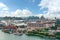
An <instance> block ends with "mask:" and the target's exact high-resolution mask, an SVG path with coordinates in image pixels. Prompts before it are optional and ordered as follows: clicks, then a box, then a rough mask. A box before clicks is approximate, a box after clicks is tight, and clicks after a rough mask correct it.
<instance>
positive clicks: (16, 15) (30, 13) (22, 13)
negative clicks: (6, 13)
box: [10, 9, 32, 17]
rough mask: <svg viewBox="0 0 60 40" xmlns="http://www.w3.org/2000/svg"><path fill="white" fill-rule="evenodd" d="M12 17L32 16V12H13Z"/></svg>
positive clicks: (18, 10)
mask: <svg viewBox="0 0 60 40" xmlns="http://www.w3.org/2000/svg"><path fill="white" fill-rule="evenodd" d="M10 16H15V17H27V16H32V12H31V11H30V10H28V9H23V10H20V9H17V10H16V11H15V12H11V15H10Z"/></svg>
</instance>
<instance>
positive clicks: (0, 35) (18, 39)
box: [0, 30, 58, 40]
mask: <svg viewBox="0 0 60 40" xmlns="http://www.w3.org/2000/svg"><path fill="white" fill-rule="evenodd" d="M0 40H58V39H48V38H41V37H37V36H27V35H25V34H23V35H22V36H17V35H13V34H7V33H4V32H2V31H1V30H0Z"/></svg>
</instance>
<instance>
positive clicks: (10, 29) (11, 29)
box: [2, 25, 17, 32]
mask: <svg viewBox="0 0 60 40" xmlns="http://www.w3.org/2000/svg"><path fill="white" fill-rule="evenodd" d="M16 30H17V27H16V26H14V25H7V26H4V27H3V29H2V31H4V32H16Z"/></svg>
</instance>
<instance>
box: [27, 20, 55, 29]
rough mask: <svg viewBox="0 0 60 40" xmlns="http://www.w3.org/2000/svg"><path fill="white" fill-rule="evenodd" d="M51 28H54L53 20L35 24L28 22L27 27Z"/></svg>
mask: <svg viewBox="0 0 60 40" xmlns="http://www.w3.org/2000/svg"><path fill="white" fill-rule="evenodd" d="M52 26H55V21H54V20H40V21H36V22H28V23H27V27H28V28H29V27H30V28H31V27H32V28H39V29H41V28H50V27H52Z"/></svg>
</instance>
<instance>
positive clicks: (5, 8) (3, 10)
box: [0, 3, 32, 17]
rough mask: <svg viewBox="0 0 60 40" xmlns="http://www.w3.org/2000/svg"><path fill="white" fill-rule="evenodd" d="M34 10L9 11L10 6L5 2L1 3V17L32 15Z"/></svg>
mask: <svg viewBox="0 0 60 40" xmlns="http://www.w3.org/2000/svg"><path fill="white" fill-rule="evenodd" d="M31 15H32V12H31V11H30V10H28V9H23V10H21V9H17V10H16V11H14V12H13V11H12V12H9V8H8V6H7V5H5V4H4V3H0V17H5V16H11V17H14V16H15V17H27V16H31Z"/></svg>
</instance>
